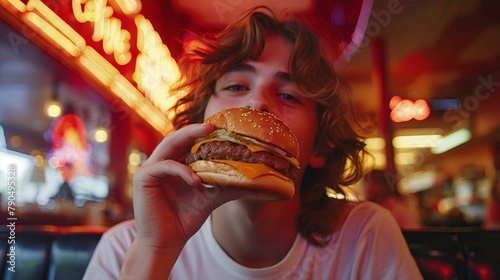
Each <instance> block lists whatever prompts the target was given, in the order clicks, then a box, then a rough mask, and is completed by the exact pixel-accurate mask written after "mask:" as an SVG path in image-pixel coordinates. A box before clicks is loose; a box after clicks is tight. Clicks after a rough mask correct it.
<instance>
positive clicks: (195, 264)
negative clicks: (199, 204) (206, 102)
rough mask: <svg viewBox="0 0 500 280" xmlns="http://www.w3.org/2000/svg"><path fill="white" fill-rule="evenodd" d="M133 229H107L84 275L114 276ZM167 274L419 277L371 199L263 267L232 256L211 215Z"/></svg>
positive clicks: (393, 227)
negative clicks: (329, 231) (330, 229)
mask: <svg viewBox="0 0 500 280" xmlns="http://www.w3.org/2000/svg"><path fill="white" fill-rule="evenodd" d="M135 234H136V227H135V222H134V221H126V222H123V223H121V224H118V225H117V226H115V227H114V228H112V229H110V230H109V231H108V232H106V233H105V234H104V235H103V237H102V239H101V241H100V242H99V244H98V246H97V247H96V250H95V252H94V255H93V257H92V259H91V261H90V263H89V266H88V268H87V271H86V274H85V276H84V279H116V278H118V273H119V271H120V267H121V264H122V263H123V260H124V257H125V251H126V250H127V248H128V247H129V246H130V245H131V243H132V241H133V240H134V237H135ZM169 279H172V280H176V279H182V280H187V279H189V280H195V279H204V280H205V279H214V280H221V279H231V280H233V279H234V280H238V279H314V280H317V279H325V280H327V279H328V280H330V279H377V280H379V279H422V276H421V274H420V272H419V270H418V267H417V265H416V263H415V261H414V259H413V257H412V255H411V254H410V251H409V248H408V245H407V243H406V242H405V240H404V238H403V235H402V233H401V230H400V228H399V226H398V224H397V223H396V221H395V220H394V218H393V217H392V216H391V214H390V212H389V211H387V210H386V209H384V208H382V207H381V206H378V205H376V204H374V203H371V202H363V203H359V204H358V205H357V206H356V207H354V208H353V209H352V210H351V211H350V213H349V214H348V215H347V217H346V219H345V221H344V223H343V224H342V225H341V226H340V227H339V228H337V230H336V231H335V232H334V233H333V235H332V239H331V241H330V242H329V243H328V245H327V246H326V247H323V248H321V247H317V246H314V245H312V244H310V243H309V242H308V241H307V240H306V239H304V238H303V237H302V236H301V235H297V237H296V239H295V242H294V244H293V246H292V248H291V249H290V251H289V253H288V254H287V255H286V257H285V258H284V259H283V260H281V261H280V262H279V263H277V264H275V265H273V266H271V267H266V268H259V269H255V268H248V267H244V266H242V265H240V264H238V263H237V262H235V261H234V260H233V259H231V258H230V257H229V256H228V255H227V254H226V253H225V252H224V251H223V250H222V248H221V247H220V246H219V244H218V243H217V241H216V240H215V238H214V236H213V233H212V226H211V222H210V219H208V220H207V222H205V224H204V225H203V226H202V228H201V229H200V230H199V231H198V232H197V233H196V234H195V235H194V236H193V237H192V238H191V239H190V240H189V241H188V242H187V243H186V246H185V247H184V249H183V251H182V253H181V255H180V256H179V258H178V260H177V262H176V263H175V265H174V267H173V269H172V271H171V275H170V278H169Z"/></svg>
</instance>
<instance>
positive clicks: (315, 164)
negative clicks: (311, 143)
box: [309, 152, 326, 168]
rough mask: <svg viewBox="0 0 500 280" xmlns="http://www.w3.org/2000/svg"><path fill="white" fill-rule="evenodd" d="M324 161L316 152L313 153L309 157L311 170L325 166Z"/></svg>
mask: <svg viewBox="0 0 500 280" xmlns="http://www.w3.org/2000/svg"><path fill="white" fill-rule="evenodd" d="M325 161H326V160H325V157H324V156H320V155H318V154H317V152H315V153H313V154H312V155H311V156H310V157H309V165H310V166H311V167H312V168H321V167H324V166H325Z"/></svg>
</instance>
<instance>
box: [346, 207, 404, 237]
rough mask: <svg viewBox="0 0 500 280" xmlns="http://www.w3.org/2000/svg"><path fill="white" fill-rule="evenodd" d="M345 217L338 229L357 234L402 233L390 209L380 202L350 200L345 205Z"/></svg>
mask: <svg viewBox="0 0 500 280" xmlns="http://www.w3.org/2000/svg"><path fill="white" fill-rule="evenodd" d="M344 207H345V208H344V210H343V212H344V213H343V218H342V219H341V224H340V225H339V226H338V230H340V231H347V232H352V233H355V234H356V235H358V236H360V235H366V234H369V235H373V234H375V233H380V234H384V235H393V234H401V230H400V228H399V225H398V224H397V222H396V220H395V219H394V216H393V215H392V214H391V212H390V211H389V210H387V209H386V208H384V207H382V206H380V205H379V204H376V203H373V202H370V201H363V202H349V203H347V204H346V205H345V206H344Z"/></svg>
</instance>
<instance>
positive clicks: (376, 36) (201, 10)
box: [0, 0, 500, 135]
mask: <svg viewBox="0 0 500 280" xmlns="http://www.w3.org/2000/svg"><path fill="white" fill-rule="evenodd" d="M142 2H143V10H142V13H143V14H145V15H146V16H147V17H148V18H149V19H150V20H151V22H152V23H153V25H154V26H155V29H157V31H158V33H159V34H160V36H161V37H162V38H163V40H164V42H165V43H166V44H167V45H168V46H169V48H170V50H171V52H172V54H173V56H174V57H175V56H176V55H178V54H179V52H180V50H181V45H180V42H179V38H180V37H182V30H183V29H184V28H187V29H194V30H202V29H207V28H208V29H216V28H220V26H222V25H223V24H225V23H226V22H229V21H230V20H231V19H232V18H233V16H234V15H235V14H239V12H241V11H243V10H244V9H246V8H247V5H248V3H249V2H248V1H242V0H232V1H226V0H216V1H212V0H210V1H203V0H196V1H180V0H170V1H142ZM252 3H263V4H269V3H271V4H272V5H273V6H275V7H287V8H292V9H297V10H300V11H304V12H310V13H315V14H317V15H318V16H320V17H323V18H325V19H327V20H329V21H331V22H332V23H333V24H334V25H336V27H337V28H338V29H339V30H340V32H341V34H342V35H343V38H344V39H345V41H346V42H345V44H348V43H349V41H350V39H351V35H359V33H360V30H362V29H363V27H366V32H365V37H364V38H363V40H362V41H361V42H360V43H361V44H360V45H359V46H358V48H356V49H351V51H350V52H349V53H350V54H352V55H350V56H348V58H347V59H346V60H345V61H346V63H345V64H342V65H340V67H339V73H340V74H341V75H342V76H343V77H344V78H345V79H346V80H347V81H348V83H349V84H350V86H351V88H352V92H353V96H354V103H355V105H356V110H357V112H358V113H359V114H360V115H361V116H365V117H368V118H371V119H372V120H379V117H380V115H381V114H380V108H381V104H382V100H383V99H382V98H381V95H380V94H379V93H378V91H379V89H380V88H379V87H375V85H376V84H377V82H378V81H377V80H375V78H374V77H375V76H374V75H373V73H383V74H384V76H383V77H384V79H383V81H384V82H385V94H386V96H389V97H391V96H393V95H399V96H402V97H403V98H408V99H411V100H416V99H419V98H422V99H425V100H427V101H429V102H430V103H431V105H432V104H434V103H433V101H435V100H441V99H450V98H451V99H458V100H459V101H462V109H464V110H465V113H467V114H469V115H478V114H475V113H477V112H479V111H478V109H477V108H478V107H481V108H483V107H484V106H486V107H487V108H486V109H485V110H481V112H483V111H487V112H489V113H488V117H489V119H490V122H492V121H491V120H500V112H498V111H497V110H495V109H494V108H495V107H496V106H498V105H500V99H499V98H497V97H496V96H498V95H500V93H499V90H498V89H499V88H500V87H499V83H500V16H498V12H500V1H497V0H482V1H468V0H456V1H454V0H446V1H432V0H422V1H410V0H408V1H405V0H403V1H398V0H389V1H379V0H374V1H373V3H372V2H371V1H368V0H365V1H361V0H358V1H348V0H335V1H332V0H316V1H315V0H310V1H299V0H295V1H290V0H274V1H258V0H254V1H253V2H252ZM363 5H365V6H363ZM367 5H368V7H369V6H371V11H369V12H368V13H365V16H361V19H360V18H358V16H359V15H360V12H361V11H362V10H363V7H367ZM361 14H363V13H361ZM360 23H361V24H360ZM362 23H364V24H362ZM325 28H326V27H325ZM360 28H361V29H360ZM0 34H1V35H2V36H1V37H0V123H1V124H3V125H7V126H10V127H16V128H19V130H30V129H31V130H33V129H35V130H40V128H41V127H46V123H47V122H48V121H49V120H47V119H45V118H44V115H43V113H42V112H41V110H40V109H41V106H40V104H42V103H43V100H45V99H47V98H48V97H49V96H50V92H51V88H52V87H53V86H54V84H53V82H52V81H53V77H54V76H57V75H61V70H60V67H59V66H57V65H55V66H54V65H53V64H54V62H53V61H51V59H50V58H47V57H45V54H44V53H43V52H42V51H40V50H37V48H36V46H34V45H33V44H30V43H29V42H23V41H21V44H18V47H19V50H20V51H22V52H21V54H22V55H20V54H19V53H18V52H16V49H15V48H13V47H12V46H13V44H12V36H9V34H11V31H10V30H9V27H8V26H7V25H5V24H0ZM4 34H5V35H6V36H4ZM354 37H356V36H354ZM358 39H359V38H358ZM374 43H379V44H380V45H379V46H381V47H382V49H381V50H382V53H383V54H384V55H385V56H384V57H383V59H382V60H381V61H379V62H381V63H382V64H381V66H382V67H379V66H380V65H379V64H377V63H376V62H377V60H376V58H377V56H374V54H373V52H374V47H373V46H374ZM352 50H355V51H352ZM379 50H380V49H379ZM379 58H380V57H379ZM71 80H75V79H71ZM496 81H499V83H497V82H496ZM480 85H482V86H483V88H482V91H480V92H477V91H476V89H477V88H478V86H480ZM78 87H82V85H79V86H78ZM483 89H484V90H483ZM485 90H486V91H485ZM85 91H89V92H92V89H88V88H86V89H85ZM487 94H488V96H486V95H487ZM474 98H475V99H474ZM99 102H101V101H99ZM467 102H469V103H467ZM474 102H475V103H474ZM476 103H478V104H476ZM476 105H477V106H476ZM467 106H468V107H467ZM492 108H493V109H492ZM446 112H447V111H444V110H441V111H440V110H434V111H433V113H432V115H431V117H430V118H429V119H428V120H425V121H410V122H405V123H398V124H394V129H395V130H397V129H402V128H435V127H440V128H444V129H446V128H449V127H450V121H449V120H448V121H447V119H446V115H445V114H446ZM499 126H500V124H499V123H498V122H496V121H493V122H492V124H490V125H489V127H488V128H487V129H486V128H485V132H484V135H489V134H492V133H493V132H492V131H496V130H498V127H499Z"/></svg>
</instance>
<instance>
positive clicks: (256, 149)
mask: <svg viewBox="0 0 500 280" xmlns="http://www.w3.org/2000/svg"><path fill="white" fill-rule="evenodd" d="M215 141H218V142H224V141H228V140H226V139H222V138H217V137H214V138H208V139H203V140H201V141H200V142H197V143H195V144H194V145H193V146H192V147H191V153H192V154H195V153H196V152H197V151H198V149H199V148H200V146H201V145H203V144H205V143H208V142H215ZM237 144H240V145H244V146H246V147H247V148H248V149H249V150H250V151H252V152H254V153H255V152H269V149H266V148H264V147H261V146H258V145H254V144H248V143H237ZM273 154H274V155H276V156H278V157H281V158H284V159H286V160H287V161H288V162H290V163H291V164H293V165H294V166H295V167H297V168H299V169H300V166H299V163H298V161H297V160H296V159H290V158H288V157H286V156H283V155H279V154H276V153H273ZM280 174H281V173H280Z"/></svg>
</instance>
